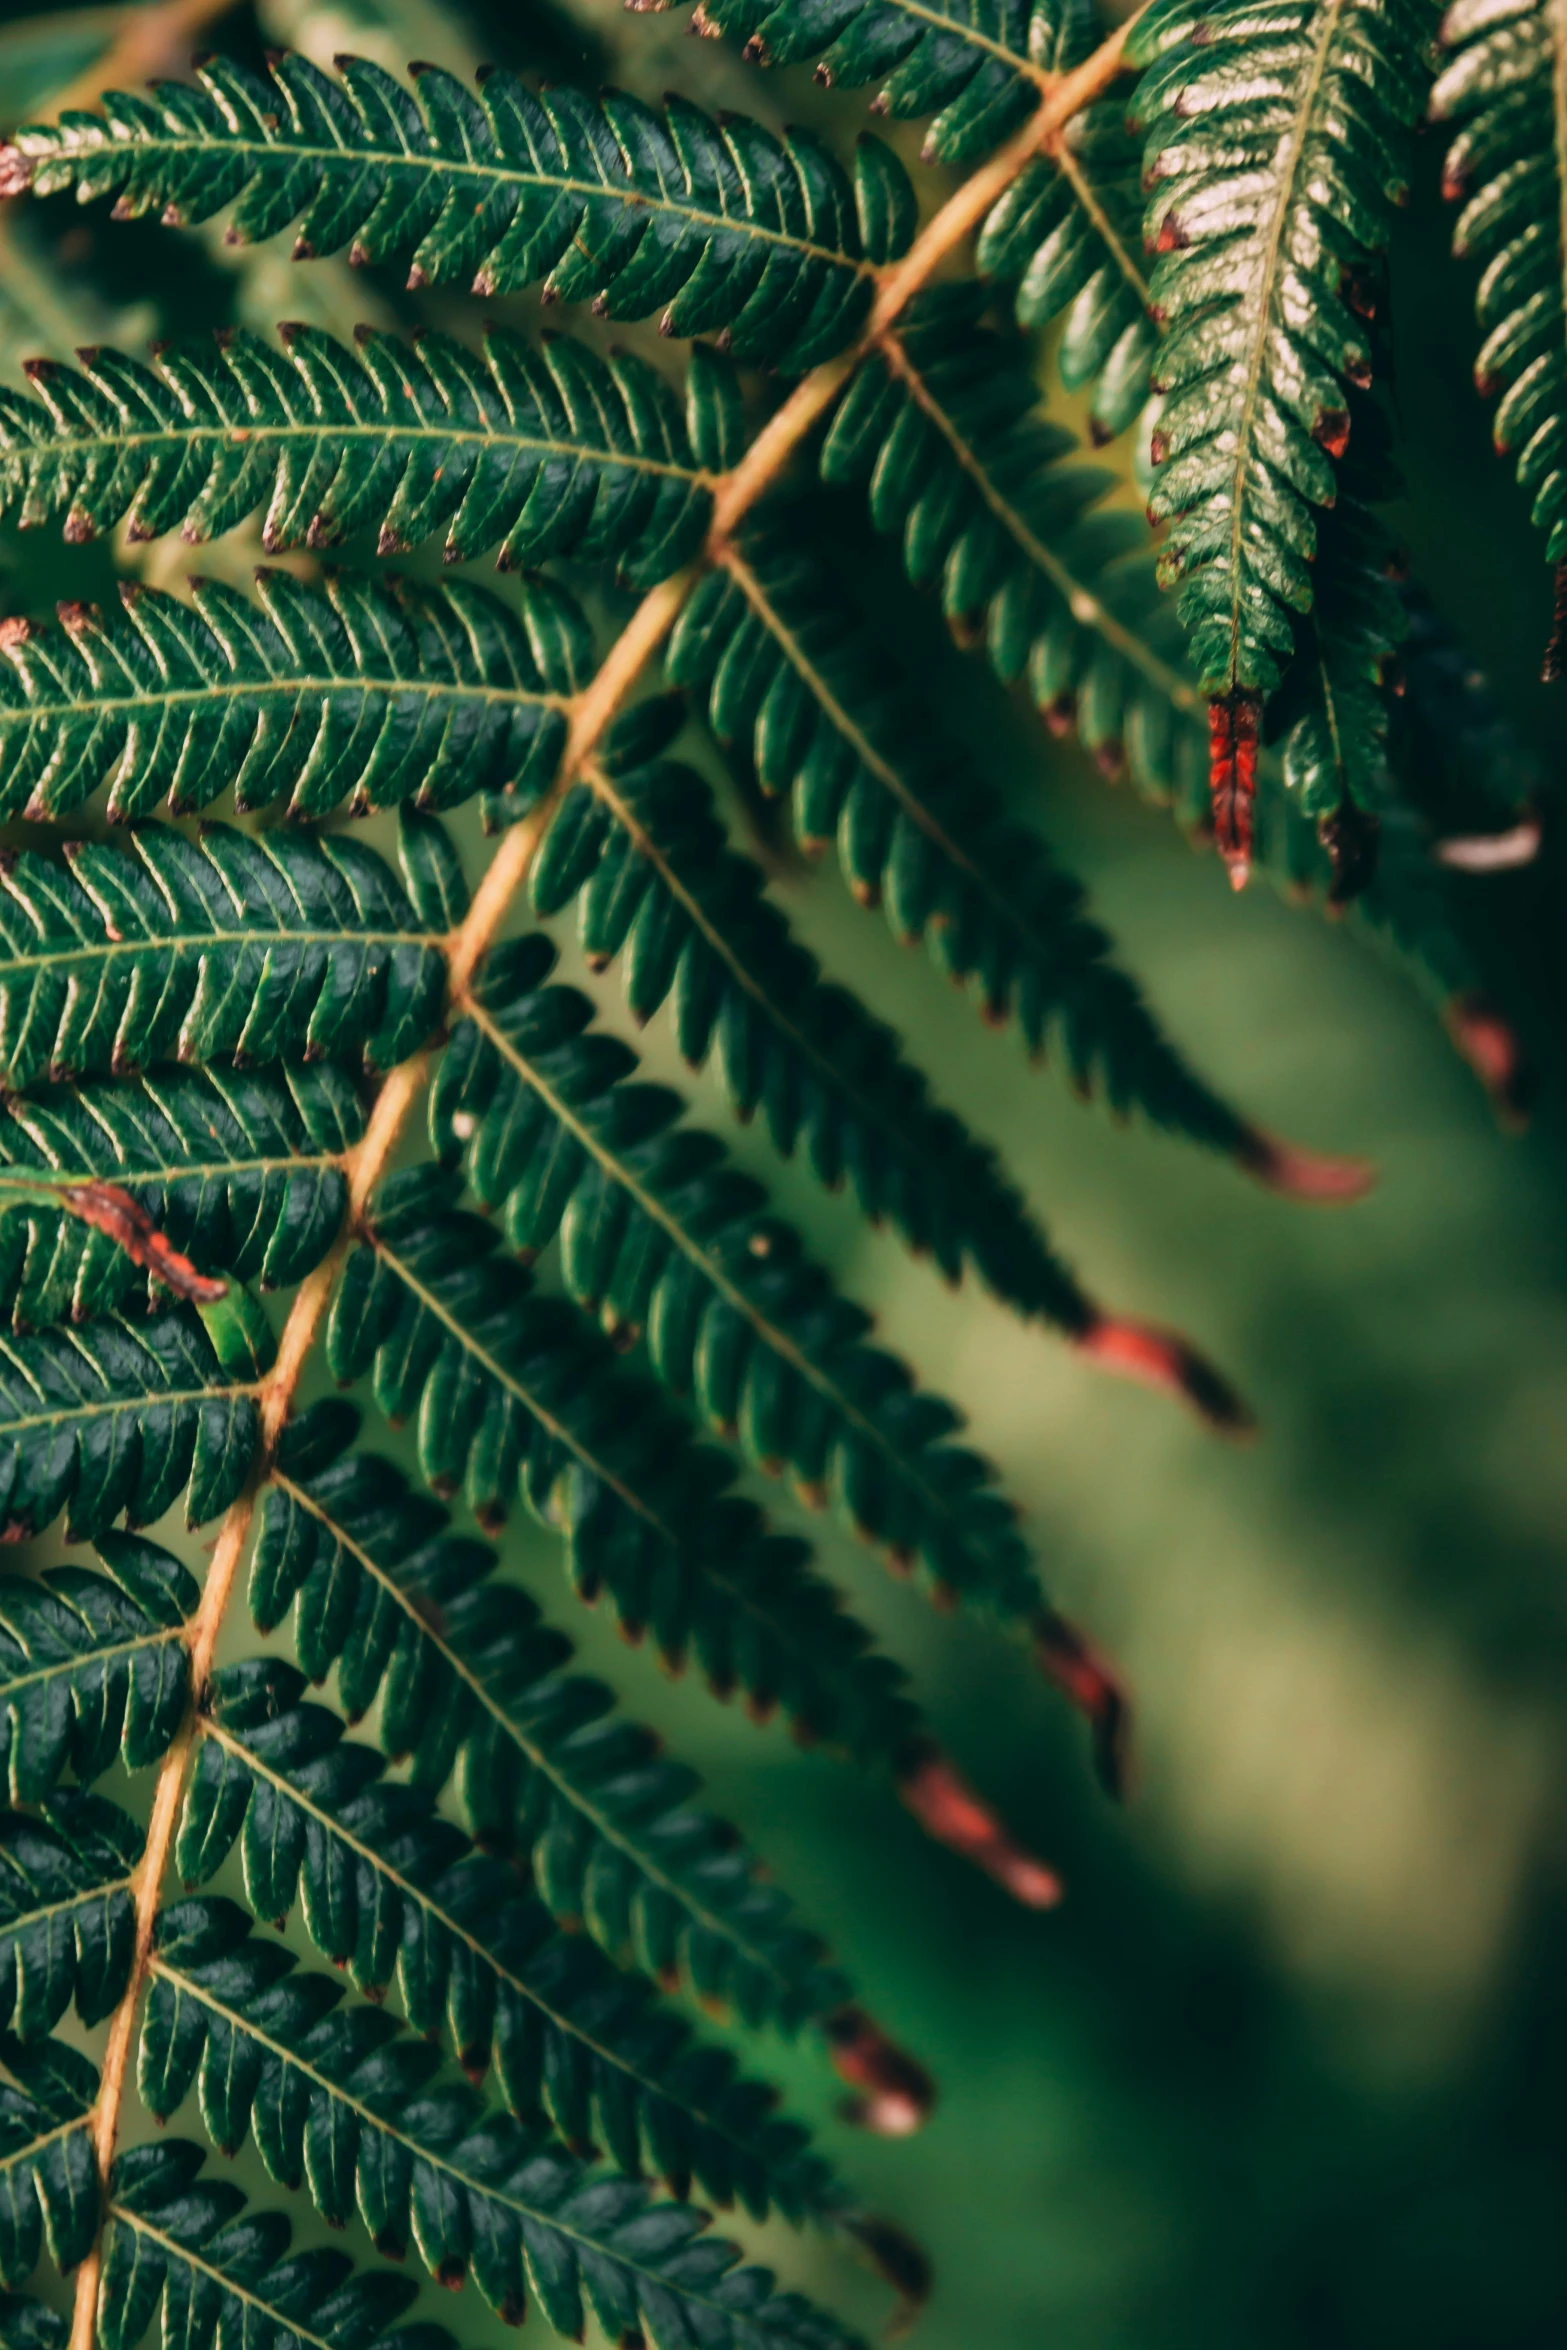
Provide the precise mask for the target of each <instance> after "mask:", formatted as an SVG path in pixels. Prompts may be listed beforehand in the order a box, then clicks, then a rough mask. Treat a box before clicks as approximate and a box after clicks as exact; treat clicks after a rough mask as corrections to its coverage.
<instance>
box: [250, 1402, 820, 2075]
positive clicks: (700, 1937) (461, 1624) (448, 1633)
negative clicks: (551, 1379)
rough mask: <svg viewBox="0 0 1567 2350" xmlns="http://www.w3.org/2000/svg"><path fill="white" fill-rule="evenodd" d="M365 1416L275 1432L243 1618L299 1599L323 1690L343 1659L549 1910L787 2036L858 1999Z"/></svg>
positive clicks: (301, 1623)
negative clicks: (515, 1856) (455, 1785)
mask: <svg viewBox="0 0 1567 2350" xmlns="http://www.w3.org/2000/svg"><path fill="white" fill-rule="evenodd" d="M357 1429H358V1415H357V1413H355V1412H354V1411H353V1410H352V1409H351V1408H350V1407H349V1406H348V1405H346V1404H339V1403H327V1404H317V1405H314V1406H312V1407H311V1409H310V1410H309V1411H307V1412H304V1413H302V1414H301V1415H300V1416H299V1417H298V1418H297V1419H296V1420H295V1421H293V1422H292V1423H291V1424H290V1426H289V1428H288V1429H287V1431H286V1432H285V1434H284V1437H283V1440H282V1445H281V1448H280V1454H279V1462H278V1466H277V1468H276V1469H275V1471H274V1473H273V1476H272V1479H271V1481H270V1482H269V1484H268V1485H267V1487H266V1489H265V1491H264V1492H263V1494H262V1496H261V1501H260V1506H259V1522H258V1530H257V1535H256V1547H255V1552H254V1556H253V1558H252V1561H251V1570H250V1605H251V1612H252V1614H253V1616H254V1617H255V1619H256V1622H257V1624H258V1625H259V1626H260V1628H261V1629H262V1630H263V1631H270V1630H272V1629H273V1628H274V1626H276V1625H277V1624H278V1623H280V1622H281V1621H282V1619H283V1617H284V1615H285V1614H286V1613H287V1610H288V1608H289V1606H290V1605H291V1604H293V1603H294V1602H295V1600H296V1598H297V1612H296V1616H295V1642H296V1651H297V1654H298V1656H299V1659H300V1662H301V1663H302V1664H303V1665H304V1667H305V1669H306V1670H307V1672H309V1673H310V1674H311V1675H312V1676H313V1677H315V1678H317V1679H321V1678H324V1676H325V1674H326V1673H327V1671H328V1670H329V1669H330V1668H331V1666H332V1665H333V1664H335V1665H336V1666H337V1675H338V1690H339V1693H340V1695H341V1697H342V1699H343V1703H344V1706H345V1709H346V1710H347V1712H348V1714H349V1718H350V1719H351V1720H355V1719H357V1718H358V1717H359V1716H360V1715H361V1714H362V1713H364V1712H367V1711H368V1710H369V1708H370V1706H371V1704H372V1703H373V1702H374V1700H375V1698H376V1696H377V1695H378V1694H379V1696H380V1700H381V1706H380V1712H379V1715H378V1716H377V1735H378V1738H379V1742H380V1744H381V1745H382V1746H383V1747H384V1748H385V1750H386V1751H387V1753H388V1754H390V1755H391V1756H392V1757H393V1758H394V1759H395V1760H402V1759H404V1758H405V1757H406V1758H407V1759H409V1760H410V1762H411V1765H412V1770H411V1777H412V1780H413V1783H414V1785H415V1786H417V1787H423V1788H425V1789H427V1790H428V1791H429V1792H431V1793H434V1792H435V1791H436V1790H437V1789H438V1788H439V1787H441V1786H442V1785H443V1784H444V1783H445V1781H446V1779H447V1777H448V1776H449V1774H450V1772H451V1771H452V1769H453V1766H454V1763H455V1766H456V1768H457V1771H458V1782H459V1788H460V1792H461V1796H462V1802H463V1808H464V1811H465V1813H466V1815H467V1817H468V1820H469V1822H470V1825H471V1826H472V1828H473V1831H474V1833H475V1835H476V1836H477V1837H478V1838H479V1840H480V1842H481V1843H482V1844H483V1845H485V1846H487V1847H491V1848H495V1849H499V1850H502V1851H513V1852H520V1853H521V1854H523V1855H526V1856H527V1857H528V1858H529V1859H530V1860H531V1868H532V1875H533V1881H534V1883H535V1885H536V1887H537V1889H538V1892H539V1894H540V1896H541V1897H542V1899H543V1900H544V1901H545V1902H546V1903H547V1905H548V1907H549V1909H550V1910H551V1912H552V1914H553V1915H554V1916H555V1918H556V1919H557V1920H558V1921H559V1922H560V1923H562V1924H564V1925H569V1926H573V1927H575V1926H578V1925H581V1926H585V1927H586V1929H587V1931H588V1932H589V1933H590V1934H592V1936H593V1937H594V1939H595V1941H597V1942H599V1943H600V1944H601V1945H602V1946H603V1947H604V1949H606V1950H607V1951H608V1952H609V1954H610V1956H611V1957H613V1958H617V1959H624V1958H628V1957H629V1958H631V1959H633V1960H634V1962H635V1963H636V1965H638V1966H639V1967H640V1968H641V1969H642V1970H643V1972H644V1973H646V1974H648V1975H652V1976H654V1977H656V1978H658V1979H659V1980H661V1981H666V1982H668V1981H672V1980H674V1979H676V1978H678V1977H682V1976H683V1977H684V1979H685V1980H686V1981H687V1982H688V1983H689V1984H690V1986H691V1988H692V1989H693V1990H694V1991H695V1992H696V1993H697V1995H698V1996H699V1997H700V1998H702V1999H704V2000H706V2001H709V2002H716V2003H719V2004H722V2005H725V2006H728V2007H731V2008H733V2009H734V2010H735V2012H736V2013H738V2014H739V2015H740V2016H741V2017H742V2018H743V2019H744V2020H745V2021H746V2022H747V2023H749V2024H752V2025H758V2024H762V2023H766V2022H772V2023H775V2024H778V2025H780V2026H782V2028H783V2029H785V2030H786V2031H794V2030H796V2029H798V2027H799V2026H800V2025H801V2024H802V2023H803V2022H805V2021H807V2020H810V2019H815V2020H823V2019H825V2018H827V2017H829V2016H831V2015H832V2014H833V2013H834V2012H835V2011H836V2010H837V2009H838V2008H839V2007H840V2006H841V2004H842V2003H843V2001H844V2000H846V1999H847V1998H848V1996H849V1990H848V1985H847V1984H846V1982H845V1981H844V1978H843V1976H842V1975H841V1974H840V1973H839V1972H838V1971H837V1969H836V1968H835V1967H833V1966H832V1965H831V1963H830V1962H829V1960H828V1958H827V1954H826V1952H825V1950H824V1949H823V1946H822V1944H821V1942H820V1941H819V1940H818V1939H817V1937H816V1936H815V1935H814V1934H811V1933H809V1932H808V1931H807V1930H806V1929H805V1928H804V1927H803V1926H802V1925H801V1924H800V1923H799V1922H798V1920H797V1919H796V1917H795V1916H794V1913H793V1908H792V1905H791V1903H790V1901H789V1898H788V1896H787V1894H785V1893H783V1892H781V1891H780V1890H779V1888H778V1887H777V1886H776V1885H774V1884H772V1883H771V1882H769V1881H768V1880H767V1879H766V1878H765V1877H764V1876H763V1874H762V1873H761V1869H760V1864H759V1863H758V1862H757V1861H756V1859H755V1858H754V1856H753V1855H751V1854H750V1853H749V1852H747V1851H746V1849H745V1847H744V1846H743V1844H742V1843H741V1841H740V1839H739V1837H738V1836H737V1834H736V1833H735V1831H734V1829H733V1828H731V1827H730V1826H729V1825H728V1823H727V1822H726V1821H723V1820H719V1819H715V1818H714V1817H713V1816H712V1815H711V1814H710V1813H708V1812H705V1811H702V1810H700V1809H698V1807H697V1805H696V1803H695V1801H694V1797H695V1795H696V1793H697V1792H698V1782H697V1780H696V1778H695V1776H694V1774H693V1773H692V1772H690V1771H689V1770H687V1769H686V1768H685V1766H684V1765H682V1764H679V1763H675V1762H672V1761H670V1760H668V1759H667V1758H666V1757H665V1756H664V1755H662V1754H661V1753H660V1751H659V1747H658V1741H657V1740H656V1739H655V1738H654V1737H653V1735H652V1734H651V1732H649V1731H647V1730H644V1729H642V1728H641V1727H640V1726H638V1725H637V1724H635V1723H633V1722H629V1721H627V1720H626V1718H625V1717H624V1716H623V1715H622V1714H621V1713H620V1712H619V1711H618V1710H617V1708H616V1704H615V1698H614V1695H613V1692H612V1691H611V1690H609V1689H607V1688H606V1687H605V1686H604V1684H603V1683H602V1682H601V1681H592V1680H588V1679H587V1678H586V1677H585V1676H583V1675H580V1674H575V1673H567V1672H566V1671H565V1670H564V1669H563V1668H564V1667H565V1666H566V1665H567V1664H568V1663H569V1661H570V1658H571V1653H572V1651H571V1644H570V1642H569V1641H567V1640H566V1639H565V1638H564V1637H563V1636H562V1634H560V1633H559V1632H556V1631H554V1630H552V1629H549V1628H547V1627H546V1626H545V1625H544V1624H543V1623H542V1622H541V1621H540V1617H539V1612H538V1610H537V1608H536V1607H535V1606H534V1604H533V1602H532V1601H531V1600H530V1599H529V1598H528V1597H527V1595H526V1593H524V1592H522V1591H519V1590H518V1589H517V1587H516V1585H515V1584H513V1583H509V1582H505V1581H503V1580H501V1579H500V1578H499V1577H497V1576H496V1575H495V1573H494V1568H495V1563H496V1562H495V1554H494V1553H493V1551H491V1550H490V1549H489V1548H488V1547H487V1546H486V1545H485V1544H483V1543H479V1542H473V1541H470V1540H467V1539H464V1538H461V1537H458V1536H456V1535H453V1534H451V1533H449V1532H448V1531H447V1518H446V1513H445V1512H444V1511H443V1510H441V1509H439V1508H438V1507H437V1506H436V1505H435V1504H434V1503H433V1502H430V1501H426V1500H424V1499H422V1498H420V1497H418V1496H416V1495H414V1494H412V1493H410V1492H409V1490H408V1487H407V1485H406V1483H405V1481H404V1479H403V1478H402V1476H401V1475H400V1474H399V1472H398V1471H397V1470H396V1469H394V1468H393V1467H392V1465H391V1463H390V1462H389V1461H386V1460H382V1459H380V1458H378V1457H377V1456H375V1455H374V1454H369V1455H366V1454H363V1453H358V1452H352V1451H349V1450H348V1449H347V1448H348V1447H349V1446H350V1445H351V1444H352V1442H353V1439H354V1437H355V1435H356V1433H357Z"/></svg>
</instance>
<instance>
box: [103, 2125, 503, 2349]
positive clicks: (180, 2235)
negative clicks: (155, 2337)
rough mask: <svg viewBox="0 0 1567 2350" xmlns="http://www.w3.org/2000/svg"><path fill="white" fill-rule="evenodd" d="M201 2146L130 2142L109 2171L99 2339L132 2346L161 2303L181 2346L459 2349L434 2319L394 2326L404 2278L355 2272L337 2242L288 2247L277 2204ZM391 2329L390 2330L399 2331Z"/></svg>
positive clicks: (111, 2345) (406, 2286) (404, 2296)
mask: <svg viewBox="0 0 1567 2350" xmlns="http://www.w3.org/2000/svg"><path fill="white" fill-rule="evenodd" d="M202 2164H203V2157H202V2152H201V2148H200V2147H199V2146H192V2145H191V2144H189V2142H188V2141H187V2140H185V2139H181V2138H173V2139H165V2140H164V2141H163V2142H162V2143H161V2144H159V2145H156V2146H135V2147H132V2148H130V2149H129V2150H128V2151H126V2152H125V2153H122V2154H121V2155H120V2157H119V2159H118V2160H117V2161H116V2163H115V2166H114V2170H113V2172H112V2174H111V2177H110V2181H109V2208H108V2213H107V2219H106V2225H105V2228H104V2236H103V2270H102V2276H101V2279H100V2282H99V2287H98V2340H99V2342H100V2344H101V2345H102V2350H136V2345H137V2344H138V2343H139V2342H140V2341H141V2339H142V2337H143V2335H144V2334H145V2333H146V2332H147V2330H148V2328H149V2327H150V2326H151V2324H152V2322H153V2319H154V2318H155V2317H156V2316H157V2314H158V2311H159V2308H160V2306H161V2307H162V2309H163V2311H164V2328H165V2330H164V2337H163V2338H164V2339H165V2340H172V2339H174V2338H175V2337H176V2335H177V2338H178V2340H179V2342H180V2344H181V2350H213V2345H214V2344H215V2343H219V2342H221V2343H222V2344H224V2345H227V2344H228V2343H230V2342H240V2341H242V2342H243V2343H244V2344H245V2350H456V2344H455V2343H454V2342H453V2340H452V2337H451V2335H450V2334H448V2333H447V2332H445V2330H444V2329H443V2328H442V2327H440V2326H434V2325H428V2324H420V2325H410V2326H397V2323H396V2321H397V2319H398V2318H400V2317H401V2316H402V2315H403V2314H404V2312H405V2311H406V2310H407V2308H408V2307H409V2304H410V2303H411V2302H412V2301H413V2300H414V2299H415V2298H416V2295H417V2290H418V2288H417V2287H416V2286H415V2284H414V2283H413V2281H412V2279H411V2278H409V2277H400V2276H393V2275H392V2274H391V2272H390V2271H389V2270H387V2269H370V2270H366V2271H365V2272H363V2273H362V2274H359V2273H356V2272H355V2270H354V2267H353V2263H352V2262H351V2261H350V2260H349V2259H348V2257H347V2255H346V2254H345V2253H342V2252H337V2251H328V2250H323V2249H320V2248H316V2247H313V2248H311V2249H308V2250H306V2251H302V2252H290V2250H289V2246H290V2242H291V2237H292V2231H291V2229H290V2227H289V2223H288V2221H287V2220H286V2219H285V2218H284V2217H283V2215H282V2213H281V2212H275V2211H266V2212H258V2211H252V2210H251V2209H250V2207H249V2206H248V2205H247V2203H246V2200H245V2197H244V2196H243V2195H242V2194H241V2192H240V2190H239V2189H238V2187H235V2186H232V2185H230V2183H229V2182H228V2180H226V2179H204V2178H203V2177H202V2175H201V2173H202ZM394 2329H395V2330H394Z"/></svg>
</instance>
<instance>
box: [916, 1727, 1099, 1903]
mask: <svg viewBox="0 0 1567 2350" xmlns="http://www.w3.org/2000/svg"><path fill="white" fill-rule="evenodd" d="M898 1794H899V1797H900V1799H901V1800H902V1802H903V1803H904V1805H905V1806H906V1807H907V1809H908V1810H909V1811H911V1812H912V1813H913V1815H914V1817H915V1818H916V1819H917V1820H918V1821H919V1824H920V1826H921V1827H922V1828H923V1829H924V1830H925V1833H926V1834H927V1836H932V1837H934V1838H935V1840H936V1842H937V1843H938V1844H945V1845H946V1846H947V1848H948V1850H949V1851H951V1852H956V1853H959V1854H961V1856H962V1857H963V1859H965V1860H969V1861H972V1862H973V1863H974V1866H975V1867H976V1868H979V1869H983V1870H984V1872H985V1874H986V1876H987V1877H993V1878H994V1879H995V1881H996V1883H997V1884H998V1885H1000V1886H1001V1887H1002V1888H1003V1890H1004V1891H1006V1892H1008V1893H1010V1894H1011V1896H1012V1898H1013V1900H1014V1901H1020V1902H1021V1903H1022V1904H1023V1906H1024V1908H1025V1909H1054V1908H1055V1906H1056V1904H1057V1902H1059V1901H1060V1899H1061V1896H1062V1891H1063V1887H1062V1884H1061V1880H1060V1878H1059V1877H1058V1876H1057V1874H1056V1872H1055V1870H1054V1869H1052V1868H1047V1867H1046V1865H1045V1863H1044V1862H1043V1861H1041V1860H1038V1859H1036V1858H1035V1856H1034V1854H1033V1853H1031V1852H1026V1851H1025V1850H1024V1849H1023V1847H1022V1846H1021V1845H1020V1844H1018V1843H1017V1842H1016V1841H1015V1840H1014V1838H1013V1837H1012V1836H1011V1835H1010V1834H1009V1832H1008V1831H1007V1829H1006V1828H1005V1827H1004V1826H1003V1825H1002V1823H1001V1821H1000V1819H999V1818H998V1817H997V1815H996V1813H995V1812H993V1811H992V1810H991V1808H990V1806H989V1804H987V1803H985V1802H983V1801H982V1800H981V1798H980V1797H979V1796H978V1795H977V1794H976V1793H975V1791H974V1789H973V1788H972V1787H970V1786H969V1784H968V1782H967V1781H966V1780H965V1779H964V1778H962V1777H961V1776H960V1775H959V1773H958V1772H957V1771H956V1770H955V1769H954V1768H953V1766H952V1764H951V1763H950V1762H948V1760H947V1758H946V1756H945V1755H943V1754H940V1753H938V1752H937V1751H936V1749H935V1748H934V1747H928V1748H927V1749H926V1750H925V1752H924V1753H923V1754H922V1755H921V1756H920V1757H919V1759H918V1760H917V1761H916V1763H915V1764H914V1767H913V1768H912V1770H909V1771H905V1772H904V1773H903V1775H902V1776H901V1777H900V1778H899V1781H898Z"/></svg>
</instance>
